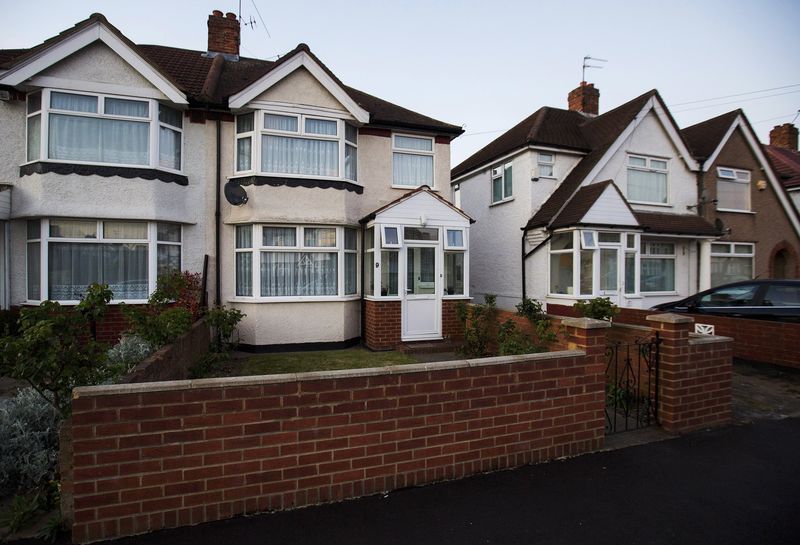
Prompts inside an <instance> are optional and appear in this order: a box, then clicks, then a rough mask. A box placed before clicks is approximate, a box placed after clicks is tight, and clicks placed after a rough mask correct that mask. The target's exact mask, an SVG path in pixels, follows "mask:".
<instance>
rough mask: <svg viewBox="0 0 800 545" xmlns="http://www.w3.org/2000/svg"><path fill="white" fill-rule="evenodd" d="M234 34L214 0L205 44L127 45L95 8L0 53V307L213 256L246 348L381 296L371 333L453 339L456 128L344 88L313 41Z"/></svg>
mask: <svg viewBox="0 0 800 545" xmlns="http://www.w3.org/2000/svg"><path fill="white" fill-rule="evenodd" d="M239 32H240V27H239V21H238V20H237V19H236V17H235V15H233V14H231V13H228V14H222V13H221V12H219V11H215V12H214V13H212V14H211V15H210V16H209V17H208V50H207V51H191V50H186V49H177V48H173V47H166V46H159V45H137V44H134V43H132V42H131V41H130V40H129V39H127V38H126V37H125V36H124V35H123V34H122V33H121V32H120V31H119V30H118V29H117V28H115V27H114V26H113V25H111V24H110V23H109V22H108V21H107V20H106V18H105V17H103V16H102V15H100V14H93V15H91V16H90V17H89V18H88V19H86V20H84V21H81V22H79V23H78V24H76V25H75V26H74V27H72V28H69V29H67V30H65V31H64V32H62V33H61V34H59V35H58V36H56V37H54V38H51V39H49V40H47V41H45V42H43V43H41V44H39V45H37V46H35V47H32V48H30V49H6V50H0V98H2V101H0V138H2V140H3V142H4V145H3V147H2V149H1V150H0V158H1V159H0V184H2V185H3V189H4V190H3V191H0V214H4V215H3V217H2V226H3V229H0V239H1V240H0V242H2V245H1V247H2V251H3V252H4V254H3V259H1V260H0V270H2V274H0V279H1V281H2V283H3V286H2V287H3V289H2V305H3V306H4V307H9V306H21V305H31V304H38V303H39V302H40V301H42V300H44V299H52V300H57V301H61V302H62V303H65V304H71V303H75V302H77V300H78V299H79V298H80V295H81V294H82V293H83V292H84V290H85V289H86V287H87V285H88V284H89V283H91V282H93V281H100V282H107V283H108V284H109V285H110V287H111V289H112V290H113V291H114V294H115V298H114V302H115V303H116V302H126V303H134V304H135V303H143V302H145V301H146V299H147V298H148V296H149V294H150V293H151V292H152V291H153V289H154V288H155V286H156V281H157V278H158V276H159V275H160V274H161V273H163V272H165V271H167V270H169V269H171V268H180V269H182V270H188V271H193V272H202V271H203V270H204V262H206V261H207V266H206V267H205V268H206V273H207V281H208V284H207V286H208V299H209V302H210V303H211V304H214V303H220V304H225V305H229V306H232V307H236V308H238V309H240V310H241V311H242V312H244V313H245V314H246V315H247V317H246V318H245V319H244V321H243V322H242V324H241V328H240V334H241V342H242V344H243V345H244V346H245V347H249V348H253V349H260V348H266V347H275V345H283V347H284V348H286V347H289V346H292V345H297V344H309V343H312V344H319V345H320V346H335V345H344V344H347V343H350V342H356V341H357V340H358V339H359V338H361V337H364V336H365V331H368V330H371V331H373V332H377V331H378V330H379V329H380V327H378V326H379V325H381V324H382V323H383V321H384V320H383V318H384V317H383V315H382V314H381V313H382V312H383V310H382V309H386V312H387V314H388V315H389V317H390V318H391V319H390V321H391V322H392V323H393V324H395V325H394V326H393V327H394V329H393V330H392V331H390V332H388V333H387V332H384V334H383V336H382V337H381V338H380V339H379V340H378V341H376V343H377V345H376V346H374V347H375V348H381V349H385V348H393V347H395V346H397V345H398V344H400V343H401V342H405V341H413V340H436V339H442V338H446V337H447V336H448V335H450V334H452V332H451V331H450V330H449V329H452V320H449V319H448V315H449V314H448V312H449V310H448V309H449V308H450V307H452V301H454V300H459V299H466V298H468V297H469V292H468V285H469V283H468V269H469V230H470V224H471V219H470V218H469V217H468V216H467V215H466V214H464V213H463V212H461V211H460V210H458V209H456V208H455V207H454V206H453V205H452V204H451V203H450V202H448V201H447V199H446V198H444V197H442V194H445V195H448V194H449V182H450V141H451V140H452V139H453V138H455V137H457V136H458V135H459V134H461V133H462V132H463V131H462V129H461V128H460V127H458V126H455V125H451V124H448V123H444V122H441V121H437V120H435V119H432V118H430V117H427V116H424V115H422V114H419V113H416V112H413V111H410V110H407V109H405V108H402V107H400V106H397V105H395V104H392V103H389V102H387V101H384V100H382V99H379V98H377V97H374V96H371V95H369V94H367V93H364V92H362V91H359V90H357V89H353V88H351V87H348V86H346V85H345V84H344V83H342V82H341V81H340V80H339V79H338V78H337V77H336V76H335V75H334V74H333V72H331V70H330V69H328V68H327V67H326V66H325V65H324V64H323V63H322V62H321V61H320V60H319V59H318V58H317V57H316V56H315V55H314V54H313V53H312V52H311V50H310V49H309V47H308V46H306V45H305V44H300V45H299V46H297V48H295V49H294V50H292V51H290V52H288V53H287V54H285V55H283V56H282V57H280V58H279V59H278V60H277V61H274V62H271V61H264V60H258V59H250V58H245V57H240V56H239ZM398 77H400V76H399V75H398ZM367 307H370V310H369V312H366V311H365V310H364V309H365V308H367ZM443 309H444V310H443ZM398 313H399V320H398V319H396V317H397V315H398ZM365 315H367V316H372V317H373V320H374V322H375V323H373V324H369V323H365V320H362V316H365ZM384 329H385V328H384ZM373 337H374V336H373ZM387 339H390V342H389V341H387ZM368 344H369V343H368Z"/></svg>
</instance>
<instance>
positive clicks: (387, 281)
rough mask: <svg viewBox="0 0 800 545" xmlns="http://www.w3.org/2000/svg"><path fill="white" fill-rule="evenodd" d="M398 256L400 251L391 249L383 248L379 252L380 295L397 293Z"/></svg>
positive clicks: (398, 277) (398, 275)
mask: <svg viewBox="0 0 800 545" xmlns="http://www.w3.org/2000/svg"><path fill="white" fill-rule="evenodd" d="M368 255H370V254H368ZM399 258H400V252H397V251H391V250H388V251H387V250H384V251H382V252H381V295H384V296H388V295H397V294H398V281H399V279H400V274H399V271H400V259H399ZM365 268H366V267H365ZM371 273H372V270H371V267H370V274H371Z"/></svg>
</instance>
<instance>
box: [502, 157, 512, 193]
mask: <svg viewBox="0 0 800 545" xmlns="http://www.w3.org/2000/svg"><path fill="white" fill-rule="evenodd" d="M511 170H512V168H511V165H508V166H507V167H506V171H505V174H504V175H503V197H505V198H506V199H507V198H509V197H510V196H511V195H512V194H513V186H512V183H513V182H512V180H513V176H512V175H511Z"/></svg>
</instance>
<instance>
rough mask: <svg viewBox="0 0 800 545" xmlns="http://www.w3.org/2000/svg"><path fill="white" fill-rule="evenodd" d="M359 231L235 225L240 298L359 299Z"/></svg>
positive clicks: (311, 227) (237, 287) (237, 291)
mask: <svg viewBox="0 0 800 545" xmlns="http://www.w3.org/2000/svg"><path fill="white" fill-rule="evenodd" d="M358 238H359V237H358V230H357V229H353V228H349V227H335V226H316V225H313V226H312V225H308V226H301V225H237V226H236V231H235V248H236V249H235V269H236V271H235V284H236V286H235V288H236V291H235V293H236V296H237V297H248V298H250V297H252V298H256V299H259V300H264V301H303V300H328V299H332V300H335V299H345V298H355V297H356V296H357V295H358Z"/></svg>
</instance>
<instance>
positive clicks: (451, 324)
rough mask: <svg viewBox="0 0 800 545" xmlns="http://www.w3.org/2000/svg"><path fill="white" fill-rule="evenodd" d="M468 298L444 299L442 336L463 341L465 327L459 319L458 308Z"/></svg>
mask: <svg viewBox="0 0 800 545" xmlns="http://www.w3.org/2000/svg"><path fill="white" fill-rule="evenodd" d="M460 302H467V301H466V300H461V301H459V300H454V299H445V300H443V301H442V336H443V337H444V338H445V339H448V340H451V341H454V342H461V341H463V340H464V327H463V326H462V325H461V322H459V321H458V316H457V314H456V309H457V308H458V304H459V303H460Z"/></svg>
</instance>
